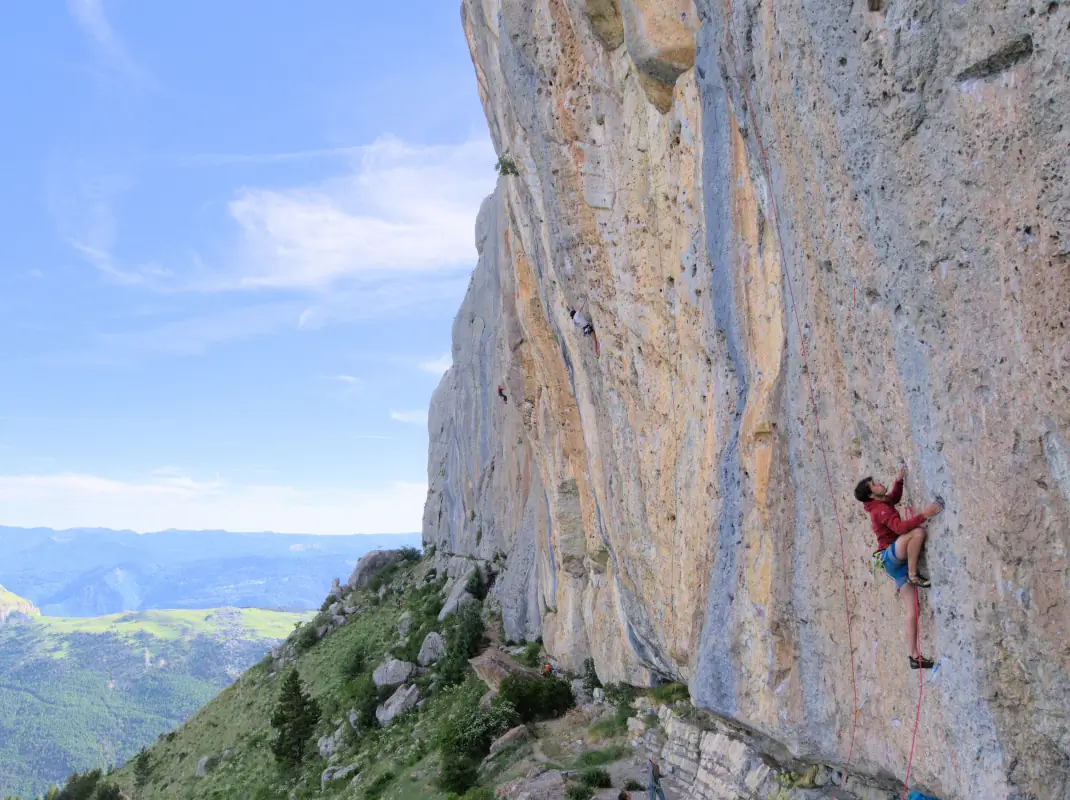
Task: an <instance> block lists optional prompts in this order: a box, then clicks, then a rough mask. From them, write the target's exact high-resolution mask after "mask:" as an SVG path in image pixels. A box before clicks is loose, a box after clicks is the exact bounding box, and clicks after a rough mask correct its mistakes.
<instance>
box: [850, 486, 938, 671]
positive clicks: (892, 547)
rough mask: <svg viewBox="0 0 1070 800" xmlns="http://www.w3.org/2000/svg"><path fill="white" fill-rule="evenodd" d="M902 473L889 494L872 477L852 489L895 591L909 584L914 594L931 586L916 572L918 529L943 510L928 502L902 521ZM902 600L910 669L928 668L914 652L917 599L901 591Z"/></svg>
mask: <svg viewBox="0 0 1070 800" xmlns="http://www.w3.org/2000/svg"><path fill="white" fill-rule="evenodd" d="M906 471H907V468H906V467H905V466H903V467H901V468H900V470H899V472H898V474H897V475H896V476H895V484H894V485H893V486H892V491H890V492H889V491H888V487H886V486H885V485H884V484H882V483H878V482H877V481H875V480H873V478H871V477H870V478H863V479H862V480H860V481H859V482H858V485H857V486H856V487H855V499H857V500H859V501H860V502H862V503H864V504H865V505H864V508H865V509H866V512H867V513H868V514H869V518H870V522H871V523H872V524H873V532H874V533H875V534H877V546H878V547H879V548H880V550H879V551H878V557H879V558H880V559H881V562H882V563H883V565H884V569H885V570H887V572H888V574H889V575H890V576H891V577H892V578H894V579H895V588H896V591H899V590H900V589H902V588H903V586H905V585H906V584H907V583H910V584H911V585H912V586H913V587H914V592H917V590H918V588H919V587H921V588H924V589H927V588H929V587H930V586H931V585H932V583H930V581H929V579H928V578H926V577H925V576H924V575H922V574H921V573H920V572H918V556H920V555H921V548H922V545H924V544H925V531H924V530H922V529H921V526H922V525H924V524H925V523H926V522H928V521H929V520H930V519H932V518H933V517H935V516H936V515H937V514H939V513H940V512H941V511H943V508H941V506H940V504H939V503H930V504H929V505H927V506H926V507H925V508H923V509H922V510H921V513H920V514H916V515H914V516H912V517H911V518H910V519H906V520H904V519H902V518H901V517H900V516H899V512H898V511H896V510H895V504H896V503H898V502H899V500H900V499H901V498H902V496H903V477H904V476H905V475H906ZM902 597H903V599H904V601H905V603H906V606H907V642H908V644H909V646H910V668H911V669H932V666H933V662H932V661H930V660H929V659H927V658H924V657H923V656H922V655H921V651H920V650H919V649H918V604H917V598H916V596H915V595H914V594H913V593H911V592H903V593H902Z"/></svg>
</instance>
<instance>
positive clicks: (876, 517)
mask: <svg viewBox="0 0 1070 800" xmlns="http://www.w3.org/2000/svg"><path fill="white" fill-rule="evenodd" d="M902 496H903V482H902V481H896V482H895V486H893V487H892V491H890V492H888V494H886V495H885V496H884V497H883V498H881V499H880V500H878V499H877V498H873V499H872V500H867V501H866V504H865V506H863V507H864V508H865V509H866V512H867V513H868V514H869V519H870V522H872V523H873V532H874V533H875V534H877V546H878V547H880V549H881V550H884V549H885V548H888V547H890V546H891V545H892V544H893V543H894V542H895V540H896V539H898V538H899V537H900V536H902V535H903V534H904V533H910V532H911V531H912V530H914V529H915V528H917V527H920V526H921V525H923V524H925V517H924V516H923V515H921V514H916V515H915V516H913V517H911V518H910V519H907V520H904V519H900V517H899V512H898V511H896V510H895V504H896V503H898V502H899V499H900V498H901V497H902Z"/></svg>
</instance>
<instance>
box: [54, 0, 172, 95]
mask: <svg viewBox="0 0 1070 800" xmlns="http://www.w3.org/2000/svg"><path fill="white" fill-rule="evenodd" d="M67 8H68V9H69V10H70V13H71V16H72V17H73V18H74V21H75V23H77V25H78V27H79V28H80V29H81V30H82V33H84V34H85V35H86V37H87V38H88V39H89V41H90V42H91V43H92V45H93V48H94V50H96V52H97V54H98V56H99V58H100V60H101V62H102V63H103V65H104V66H106V67H107V68H108V69H109V70H110V71H112V72H114V73H116V74H118V75H120V76H122V77H123V78H124V79H126V80H127V81H129V82H131V83H132V84H135V85H137V86H140V87H150V86H152V85H153V84H154V81H153V79H152V76H151V75H150V74H149V73H148V72H147V71H146V70H145V69H144V68H143V67H142V66H141V65H140V64H138V63H137V62H136V61H135V60H134V59H133V58H132V57H131V56H130V54H129V53H128V52H127V49H126V46H125V45H124V44H123V42H122V40H120V39H119V36H118V35H117V34H116V33H115V29H114V28H112V26H111V23H110V22H108V18H107V15H106V14H105V13H104V3H103V0H68V3H67Z"/></svg>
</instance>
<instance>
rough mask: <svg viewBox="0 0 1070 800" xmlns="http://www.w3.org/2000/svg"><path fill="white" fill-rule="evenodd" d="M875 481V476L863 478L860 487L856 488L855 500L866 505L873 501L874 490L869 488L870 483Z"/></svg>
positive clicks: (859, 483)
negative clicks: (868, 501)
mask: <svg viewBox="0 0 1070 800" xmlns="http://www.w3.org/2000/svg"><path fill="white" fill-rule="evenodd" d="M872 480H873V476H872V475H870V476H869V477H868V478H863V479H862V480H860V481H859V482H858V486H856V487H855V499H856V500H858V501H859V502H860V503H864V502H866V501H867V500H872V499H873V490H872V489H871V488H870V487H869V484H870V482H871V481H872Z"/></svg>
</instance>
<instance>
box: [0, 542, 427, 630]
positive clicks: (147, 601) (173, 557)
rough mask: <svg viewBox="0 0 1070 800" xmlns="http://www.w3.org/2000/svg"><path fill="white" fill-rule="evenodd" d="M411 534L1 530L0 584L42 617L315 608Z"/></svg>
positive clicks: (404, 545) (406, 544)
mask: <svg viewBox="0 0 1070 800" xmlns="http://www.w3.org/2000/svg"><path fill="white" fill-rule="evenodd" d="M419 544H420V536H419V534H415V533H413V534H397V535H394V534H366V535H356V536H310V535H296V534H281V533H230V532H227V531H175V530H168V531H160V532H159V533H148V534H137V533H134V532H133V531H113V530H107V529H100V528H75V529H71V530H64V531H55V530H52V529H50V528H8V527H2V526H0V584H3V585H4V586H6V587H7V588H8V589H9V590H11V591H12V592H14V593H15V594H17V595H19V596H21V597H25V598H26V599H28V600H30V601H32V602H33V603H34V605H36V606H37V607H38V608H39V609H40V610H41V613H42V614H45V615H48V616H63V617H90V616H101V615H104V614H115V613H118V612H121V611H143V610H148V609H184V608H185V609H200V608H216V607H219V606H237V607H255V608H273V609H280V610H287V611H303V610H307V609H311V608H318V607H319V605H320V603H321V602H322V601H323V597H324V595H325V594H326V593H327V589H328V588H329V587H330V585H331V580H332V579H333V578H336V577H340V578H343V579H344V578H346V577H347V576H348V575H349V572H350V571H351V570H352V568H353V566H354V565H355V564H356V562H357V560H358V559H359V558H360V557H361V556H362V555H364V554H365V553H367V552H369V551H370V550H376V549H380V548H396V547H406V546H408V547H419Z"/></svg>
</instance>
